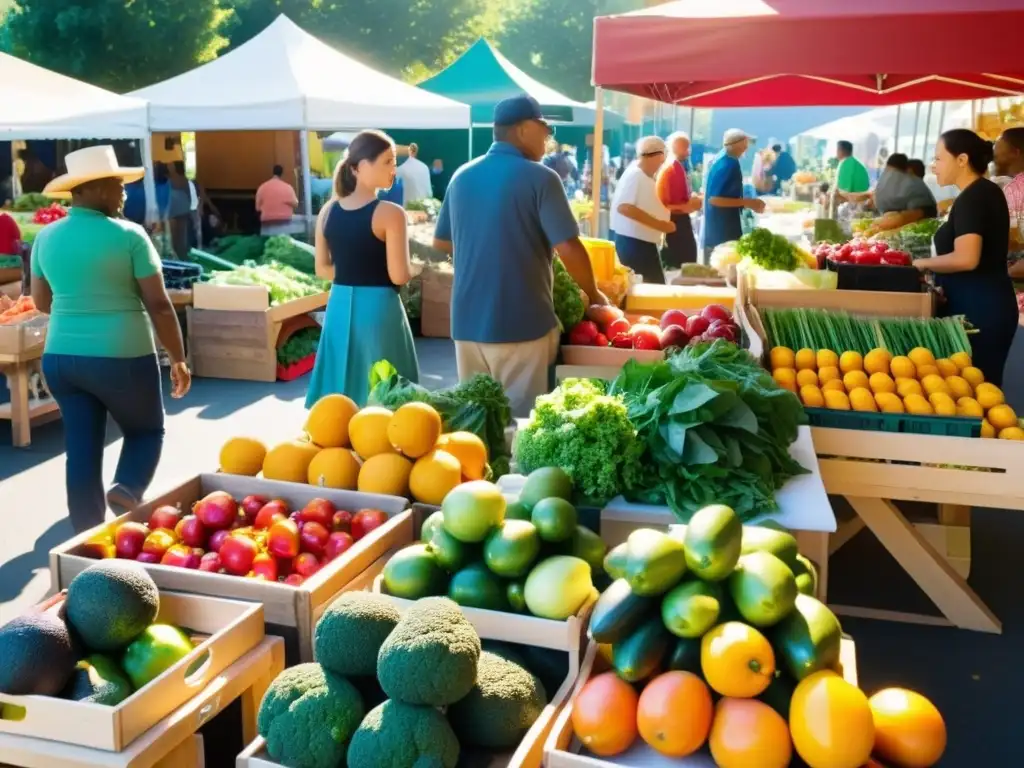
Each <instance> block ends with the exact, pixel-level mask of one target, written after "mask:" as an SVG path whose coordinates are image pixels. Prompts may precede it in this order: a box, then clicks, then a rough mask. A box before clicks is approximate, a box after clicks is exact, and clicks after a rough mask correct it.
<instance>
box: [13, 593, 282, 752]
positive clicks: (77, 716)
mask: <svg viewBox="0 0 1024 768" xmlns="http://www.w3.org/2000/svg"><path fill="white" fill-rule="evenodd" d="M62 602H63V600H62V599H60V600H57V601H50V604H49V606H48V608H47V610H50V611H56V610H59V609H60V605H61V603H62ZM156 620H157V621H158V622H160V623H164V624H173V625H175V626H179V627H182V628H184V629H187V630H190V631H191V632H193V633H196V634H200V635H208V636H209V637H207V638H206V639H205V640H203V641H202V642H201V643H200V644H199V645H197V646H196V648H195V649H194V650H193V651H192V652H191V653H190V654H188V655H187V656H186V657H185V658H183V659H182V660H181V661H179V662H178V663H177V664H175V665H174V666H173V667H171V668H170V669H168V670H167V671H166V672H164V673H163V674H162V675H160V676H159V677H158V678H156V679H155V680H153V681H152V682H151V683H149V684H148V685H146V686H144V687H142V688H140V689H139V690H137V691H136V692H135V693H133V694H132V695H131V696H129V697H128V698H127V699H125V700H124V701H123V702H121V703H120V704H118V705H117V706H113V707H107V706H101V705H99V704H83V703H81V702H77V701H68V700H65V699H57V698H53V697H49V696H8V695H6V694H0V702H2V703H4V704H13V705H16V706H19V707H24V709H25V717H24V718H23V719H22V720H3V719H0V733H8V734H13V735H17V736H24V737H30V738H34V739H46V740H49V741H57V742H62V743H64V744H74V745H76V746H82V747H90V748H92V749H100V750H109V751H112V752H120V751H122V750H124V749H125V748H126V747H128V746H129V745H130V744H131V743H132V742H134V741H135V739H137V738H138V737H139V736H141V735H142V734H143V733H145V732H146V731H147V730H149V729H150V728H152V727H153V726H154V725H156V724H157V723H158V722H159V721H160V720H162V719H163V718H165V717H167V715H169V714H170V713H171V712H173V711H174V710H175V709H177V708H178V707H180V706H182V705H183V704H185V703H186V702H187V701H188V700H189V699H191V698H192V697H193V696H194V695H195V693H196V691H197V690H201V689H202V688H203V687H205V686H206V685H209V684H210V682H211V681H213V680H214V679H215V678H216V677H217V675H219V674H220V673H221V672H223V671H224V670H225V669H227V668H228V667H229V666H231V665H232V664H233V663H234V662H236V661H238V660H239V659H240V658H242V657H243V656H245V654H247V653H248V652H249V651H251V650H252V649H253V648H255V647H256V646H257V645H259V644H260V642H261V641H262V640H263V637H264V629H263V607H262V606H260V605H253V604H252V603H243V602H237V601H233V600H220V599H217V598H212V597H201V596H199V595H184V594H177V593H175V592H165V591H163V590H161V592H160V612H159V614H157V618H156ZM204 659H205V661H204ZM199 662H202V663H201V665H199V666H198V669H196V671H195V672H193V673H192V674H191V675H189V674H188V670H189V669H191V668H193V667H196V666H197V665H198V664H199Z"/></svg>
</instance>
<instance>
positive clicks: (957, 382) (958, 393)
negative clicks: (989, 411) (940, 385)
mask: <svg viewBox="0 0 1024 768" xmlns="http://www.w3.org/2000/svg"><path fill="white" fill-rule="evenodd" d="M946 386H947V387H949V391H950V393H951V394H952V395H953V397H955V398H958V399H959V398H961V397H971V396H972V395H973V394H974V390H973V389H971V385H970V384H968V383H967V379H965V378H964V377H963V376H947V377H946Z"/></svg>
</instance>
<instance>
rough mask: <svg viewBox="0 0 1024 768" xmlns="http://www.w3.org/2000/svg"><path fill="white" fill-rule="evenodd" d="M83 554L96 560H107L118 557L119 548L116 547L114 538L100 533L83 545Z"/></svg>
mask: <svg viewBox="0 0 1024 768" xmlns="http://www.w3.org/2000/svg"><path fill="white" fill-rule="evenodd" d="M82 554H83V555H85V556H86V557H91V558H93V559H94V560H107V559H109V558H112V557H117V547H116V546H115V545H114V537H113V536H112V535H111V534H109V533H100V534H97V535H96V536H93V537H92V538H91V539H89V540H88V541H87V542H85V544H83V545H82Z"/></svg>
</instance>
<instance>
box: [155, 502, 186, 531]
mask: <svg viewBox="0 0 1024 768" xmlns="http://www.w3.org/2000/svg"><path fill="white" fill-rule="evenodd" d="M181 517H182V511H181V510H180V509H179V508H178V507H172V506H170V505H169V504H165V505H164V506H162V507H157V508H156V509H154V510H153V514H152V515H150V516H149V527H150V529H152V530H156V529H157V528H168V529H170V530H172V531H173V530H174V527H175V526H176V525H177V524H178V521H179V520H181Z"/></svg>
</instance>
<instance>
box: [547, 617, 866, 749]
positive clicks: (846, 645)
mask: <svg viewBox="0 0 1024 768" xmlns="http://www.w3.org/2000/svg"><path fill="white" fill-rule="evenodd" d="M840 663H841V665H842V668H843V677H845V678H846V680H847V682H849V683H851V684H853V685H857V652H856V648H855V646H854V643H853V640H851V639H850V638H848V637H846V636H844V637H843V640H842V650H841V651H840ZM606 671H608V662H607V661H606V660H605V658H604V657H603V656H601V655H600V654H599V653H598V647H597V644H596V643H590V644H589V645H588V647H587V654H586V657H585V658H584V660H583V667H582V668H581V669H580V675H579V678H578V679H577V681H576V688H575V689H574V690H573V692H572V697H571V698H570V700H569V702H568V703H567V704H566V705H565V706H564V707H563V708H562V712H561V714H559V715H558V717H557V719H556V720H555V723H554V725H553V727H552V729H551V734H550V735H549V736H548V739H547V742H546V743H545V744H544V766H545V768H614V766H645V768H715V766H716V763H715V761H714V760H713V759H712V758H711V755H710V753H709V752H708V751H707V749H706V748H705V749H703V750H701V751H700V752H698V753H697V754H695V755H690V756H689V757H685V758H682V759H678V758H667V757H664V756H661V755H659V754H658V753H657V752H655V751H654V750H653V749H651V748H650V747H649V746H648V745H647V744H645V743H644V742H643V740H642V739H640V738H639V737H637V740H636V742H634V744H633V746H632V747H631V748H630V749H629V750H627V751H626V752H624V753H623V754H621V755H616V756H615V757H610V758H601V757H595V756H593V755H585V754H580V752H581V751H582V746H581V744H580V743H579V741H578V740H577V739H576V738H575V736H574V735H573V732H572V706H573V701H574V700H575V698H576V696H578V695H579V692H580V689H581V688H582V687H583V686H584V685H585V684H586V683H587V681H588V680H590V678H591V677H593V676H594V675H598V674H600V673H602V672H606ZM751 768H754V767H753V766H751Z"/></svg>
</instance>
